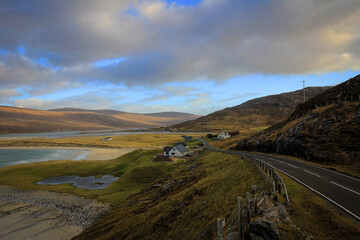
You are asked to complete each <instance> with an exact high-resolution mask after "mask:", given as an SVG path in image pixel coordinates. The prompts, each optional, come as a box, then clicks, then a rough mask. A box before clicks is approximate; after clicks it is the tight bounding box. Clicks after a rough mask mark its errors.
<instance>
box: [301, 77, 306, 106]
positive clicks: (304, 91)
mask: <svg viewBox="0 0 360 240" xmlns="http://www.w3.org/2000/svg"><path fill="white" fill-rule="evenodd" d="M305 82H306V81H304V80H303V81H302V83H303V92H304V102H305V101H306V91H305Z"/></svg>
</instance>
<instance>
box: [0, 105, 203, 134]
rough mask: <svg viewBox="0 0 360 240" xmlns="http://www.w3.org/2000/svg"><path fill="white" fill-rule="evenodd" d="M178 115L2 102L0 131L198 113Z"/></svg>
mask: <svg viewBox="0 0 360 240" xmlns="http://www.w3.org/2000/svg"><path fill="white" fill-rule="evenodd" d="M178 116H179V118H177V115H176V114H175V113H174V114H173V116H172V117H162V116H151V115H146V114H136V113H127V112H120V111H113V110H84V109H71V108H70V109H69V108H67V109H55V110H50V111H43V110H34V109H24V108H15V107H4V106H0V133H20V132H51V131H76V130H96V129H119V128H142V127H158V126H167V125H170V124H175V123H179V122H181V121H186V120H189V119H195V118H197V117H199V116H198V115H193V114H186V113H178Z"/></svg>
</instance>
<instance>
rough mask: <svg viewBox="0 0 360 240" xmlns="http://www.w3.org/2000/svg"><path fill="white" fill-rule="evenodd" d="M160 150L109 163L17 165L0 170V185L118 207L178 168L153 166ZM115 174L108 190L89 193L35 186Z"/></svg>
mask: <svg viewBox="0 0 360 240" xmlns="http://www.w3.org/2000/svg"><path fill="white" fill-rule="evenodd" d="M160 152H161V151H160V150H148V151H145V150H136V151H133V152H131V153H128V154H126V155H123V156H121V157H119V158H117V159H114V160H108V161H50V162H39V163H31V164H22V165H15V166H10V167H6V168H2V169H0V185H9V186H13V187H16V188H21V189H43V190H49V191H54V192H66V193H72V194H76V195H81V196H85V197H88V198H94V199H97V200H99V201H102V202H107V203H110V204H111V205H117V204H118V203H120V202H121V201H122V200H123V199H125V198H126V197H127V196H129V195H130V194H132V193H135V192H137V191H139V190H141V189H142V188H144V187H146V186H147V185H148V184H149V183H151V182H153V181H154V180H156V179H157V178H159V177H162V176H164V175H166V174H167V173H168V172H169V171H171V170H172V169H174V168H176V166H177V164H166V163H163V162H152V160H153V159H154V157H155V155H156V154H159V153H160ZM112 172H114V173H115V175H116V176H118V177H119V179H118V180H117V181H115V182H114V183H112V184H111V185H110V186H108V187H107V188H106V189H100V190H86V189H81V188H76V187H74V186H72V185H71V184H61V185H54V186H49V185H37V184H36V182H38V181H40V180H43V179H46V178H49V177H56V176H70V175H78V176H97V177H101V176H103V175H104V174H108V173H112Z"/></svg>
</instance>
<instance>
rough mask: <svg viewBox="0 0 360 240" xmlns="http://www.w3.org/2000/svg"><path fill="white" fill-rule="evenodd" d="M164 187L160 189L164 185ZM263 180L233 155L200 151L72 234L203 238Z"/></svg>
mask: <svg viewBox="0 0 360 240" xmlns="http://www.w3.org/2000/svg"><path fill="white" fill-rule="evenodd" d="M167 184H168V185H169V186H171V187H170V188H169V189H170V190H164V189H165V188H164V187H159V186H160V185H161V186H166V185H167ZM251 184H257V185H258V186H259V189H260V190H261V186H262V185H263V184H264V182H263V180H262V177H261V176H260V175H259V174H258V172H257V171H256V169H255V167H254V165H253V164H252V163H250V162H249V161H248V160H245V159H241V158H239V157H237V156H234V155H229V154H223V153H217V152H211V151H204V152H202V153H201V154H200V156H199V157H198V159H197V160H191V161H187V162H181V163H179V165H178V168H176V169H174V170H173V172H172V173H171V174H169V175H168V176H167V177H165V178H162V179H161V180H159V181H157V182H155V183H154V184H152V185H150V186H149V187H147V188H145V189H143V190H142V191H140V192H139V193H137V194H134V195H132V196H130V197H129V198H128V199H126V200H125V201H124V202H122V203H121V204H120V205H119V206H118V207H117V208H115V209H114V210H113V211H112V212H110V213H109V214H108V215H106V216H105V217H104V218H102V219H101V220H100V221H98V222H97V223H96V224H95V225H93V226H91V227H90V228H89V229H87V230H85V231H84V232H83V233H82V234H81V235H80V236H79V237H77V238H75V239H87V240H89V239H196V238H197V236H198V235H199V233H200V232H201V231H205V235H206V237H205V239H212V238H214V237H215V233H216V219H217V218H218V217H226V218H228V217H229V216H230V215H231V213H232V212H233V210H235V208H236V197H237V196H244V195H245V192H247V191H250V190H251Z"/></svg>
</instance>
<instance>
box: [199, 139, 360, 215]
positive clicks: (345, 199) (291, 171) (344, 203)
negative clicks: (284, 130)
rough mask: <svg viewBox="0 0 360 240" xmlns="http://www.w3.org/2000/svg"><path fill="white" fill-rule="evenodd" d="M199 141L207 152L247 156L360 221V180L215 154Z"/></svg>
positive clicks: (270, 159)
mask: <svg viewBox="0 0 360 240" xmlns="http://www.w3.org/2000/svg"><path fill="white" fill-rule="evenodd" d="M201 141H202V142H203V143H204V144H205V146H206V147H207V148H208V149H209V150H213V151H221V152H226V153H231V154H238V155H241V156H247V157H250V158H254V159H257V160H261V161H263V162H265V163H267V164H269V165H271V166H273V167H274V168H275V169H277V170H278V171H280V172H282V173H284V174H285V175H287V176H289V177H290V178H292V179H294V180H295V181H297V182H299V183H300V184H302V185H303V186H305V187H307V188H308V189H310V190H312V191H313V192H315V193H317V194H318V195H320V196H321V197H323V198H325V199H326V200H328V201H329V202H331V203H332V204H335V205H336V206H338V207H340V208H341V209H342V210H344V211H345V212H346V213H348V214H349V215H351V216H352V217H353V218H355V219H357V220H358V221H360V180H359V179H356V178H353V177H350V176H347V175H344V174H341V173H338V172H334V171H331V170H328V169H325V168H322V167H319V166H315V165H312V164H310V163H304V162H300V161H296V160H293V159H289V158H286V157H277V156H265V155H261V154H256V153H248V152H240V151H224V150H218V149H216V148H214V147H213V146H211V145H210V144H209V143H208V142H206V141H205V140H204V139H201ZM290 200H291V199H290Z"/></svg>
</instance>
